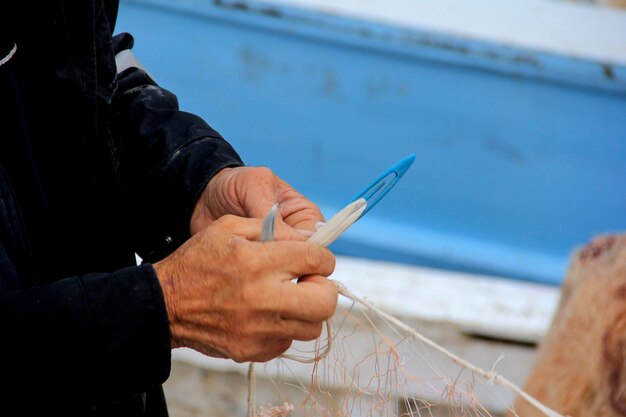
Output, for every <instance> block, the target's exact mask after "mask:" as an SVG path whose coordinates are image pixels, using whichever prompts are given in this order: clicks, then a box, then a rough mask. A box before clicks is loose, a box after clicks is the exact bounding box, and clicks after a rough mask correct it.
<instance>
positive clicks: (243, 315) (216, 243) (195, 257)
mask: <svg viewBox="0 0 626 417" xmlns="http://www.w3.org/2000/svg"><path fill="white" fill-rule="evenodd" d="M304 217H305V216H303V217H302V218H303V219H304ZM261 223H262V220H258V219H244V218H240V217H235V216H231V215H227V216H221V217H220V218H219V219H218V220H216V221H215V222H213V223H212V224H211V225H210V226H208V227H205V228H204V229H202V230H199V231H197V232H196V234H195V235H193V236H192V237H191V238H190V239H189V240H188V241H187V242H185V243H184V244H183V245H182V246H181V247H179V248H178V249H177V250H176V251H175V252H174V253H172V254H171V255H170V256H168V257H167V258H165V259H164V260H162V261H160V262H158V263H156V264H155V265H154V268H155V270H156V273H157V277H158V279H159V281H160V283H161V287H162V288H163V293H164V297H165V303H166V305H167V312H168V316H169V321H170V330H171V334H172V345H173V347H189V348H192V349H195V350H197V351H199V352H201V353H204V354H206V355H210V356H215V357H223V358H231V359H234V360H235V361H237V362H246V361H255V362H263V361H267V360H270V359H272V358H275V357H277V356H279V355H280V354H281V353H283V352H284V351H285V350H287V349H288V348H289V346H291V343H292V341H293V340H313V339H315V338H317V337H318V336H319V335H320V333H321V330H322V325H323V323H324V321H325V320H326V319H328V318H330V317H331V316H332V314H333V313H334V311H335V307H336V305H337V296H338V291H337V288H336V287H335V285H334V284H333V283H332V282H331V281H329V280H328V279H326V278H327V277H328V276H329V275H330V274H332V272H333V270H334V267H335V263H334V262H335V259H334V257H333V255H332V253H331V252H330V251H328V250H327V249H325V248H322V247H321V246H317V245H314V244H310V243H307V242H305V241H303V239H305V237H304V236H303V235H302V234H300V233H298V232H296V231H294V230H293V229H292V228H291V227H289V226H287V225H285V224H284V223H277V224H276V239H277V241H274V242H264V243H262V242H259V241H258V240H259V238H260V231H261ZM298 277H300V279H299V280H298V282H297V284H296V283H295V282H294V281H292V280H293V279H294V278H298Z"/></svg>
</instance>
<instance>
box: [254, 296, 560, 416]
mask: <svg viewBox="0 0 626 417" xmlns="http://www.w3.org/2000/svg"><path fill="white" fill-rule="evenodd" d="M337 285H338V286H339V287H340V291H341V294H342V300H341V302H340V304H339V306H338V308H337V312H336V314H335V315H334V317H333V318H332V319H331V320H330V321H329V322H328V324H327V326H326V330H325V331H324V332H323V334H322V336H321V337H320V338H319V339H318V340H316V341H315V342H308V343H302V342H296V343H295V344H294V345H293V346H292V348H291V349H290V350H289V351H288V352H287V353H286V354H285V355H283V356H282V357H280V358H277V359H275V360H273V361H270V362H267V363H264V364H254V367H252V366H251V368H250V370H251V372H250V374H249V380H248V382H249V384H250V385H249V401H248V407H249V410H248V415H249V416H253V415H255V416H257V417H270V416H303V417H304V416H311V417H313V416H320V417H326V416H363V417H365V416H431V417H439V416H501V415H505V413H510V414H509V415H511V416H517V413H516V412H515V410H514V409H513V407H512V404H513V403H514V399H515V398H516V397H518V396H521V397H522V398H525V399H526V400H527V401H529V402H530V403H531V404H532V405H533V406H534V407H536V408H537V409H538V410H539V411H540V412H542V413H543V414H545V415H547V416H559V415H560V414H558V413H556V412H554V411H553V410H550V409H549V408H547V407H545V406H543V405H542V404H540V403H539V402H537V401H536V400H534V399H533V398H532V397H530V396H528V395H527V394H526V393H524V392H523V391H522V390H521V389H519V388H518V387H517V386H516V385H514V384H513V383H512V382H510V381H509V380H508V379H506V378H505V376H503V375H501V374H499V373H498V372H497V366H498V363H499V362H500V360H502V359H503V358H502V357H501V356H499V357H496V358H493V359H491V361H492V365H491V367H490V368H480V367H478V366H476V365H473V364H471V363H468V362H466V361H465V360H464V359H462V358H461V357H459V356H457V355H456V354H455V353H453V352H451V351H449V350H447V349H446V348H444V347H442V346H440V345H438V344H437V343H435V342H433V341H432V340H431V339H430V338H428V337H427V336H425V335H424V334H423V333H421V332H420V331H418V330H417V329H414V328H411V327H409V326H407V325H406V324H404V323H403V322H402V321H400V320H399V319H397V318H395V317H392V316H390V315H388V314H387V313H385V312H384V311H382V310H380V309H378V308H377V307H376V306H374V305H373V304H371V303H370V302H369V301H368V300H366V299H363V298H360V297H359V296H357V295H355V294H352V293H351V292H350V291H349V290H348V289H347V288H345V287H344V286H342V285H341V284H339V283H338V284H337ZM302 375H306V376H307V377H306V378H303V377H302ZM255 381H257V383H255ZM260 381H262V382H260ZM494 410H496V411H494Z"/></svg>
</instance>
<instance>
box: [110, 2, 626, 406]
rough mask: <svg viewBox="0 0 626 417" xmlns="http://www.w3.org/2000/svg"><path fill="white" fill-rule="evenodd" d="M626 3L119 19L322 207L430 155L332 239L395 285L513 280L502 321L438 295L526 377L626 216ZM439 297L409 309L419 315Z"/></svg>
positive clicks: (192, 94)
mask: <svg viewBox="0 0 626 417" xmlns="http://www.w3.org/2000/svg"><path fill="white" fill-rule="evenodd" d="M625 6H626V5H625V4H624V2H623V1H620V0H612V1H611V0H602V1H597V2H594V1H559V0H500V1H496V0H473V1H460V0H334V1H331V0H268V1H254V0H124V1H122V4H121V8H120V16H119V20H118V25H117V32H120V31H127V32H130V33H132V34H133V35H134V37H135V48H134V52H135V54H136V56H137V57H138V59H139V60H140V61H141V62H142V63H143V64H144V66H145V67H146V68H147V69H148V71H149V72H150V73H151V75H152V76H153V78H154V79H155V80H156V81H157V82H158V83H160V84H161V85H162V86H164V87H165V88H167V89H169V90H171V91H173V92H174V93H175V94H177V96H178V97H179V102H180V106H181V108H182V109H183V110H187V111H190V112H193V113H196V114H199V115H200V116H202V117H203V118H204V119H205V120H206V121H207V122H208V123H209V124H211V125H212V126H213V127H214V128H215V129H216V130H217V131H219V132H220V133H221V134H222V135H223V136H224V137H225V138H226V139H227V140H229V141H230V142H231V143H232V144H233V145H234V147H235V148H236V149H237V150H238V152H239V153H240V155H241V157H242V158H243V160H244V162H245V163H246V164H248V165H265V166H269V167H270V168H272V169H273V170H274V171H275V172H276V173H277V174H278V175H280V176H281V177H283V178H284V179H285V180H287V181H288V182H290V183H291V184H293V185H294V186H295V187H296V188H297V189H298V190H300V191H301V192H303V193H304V194H305V195H307V196H308V197H309V198H311V199H312V200H313V201H314V202H316V203H317V204H318V205H320V207H321V208H322V210H323V212H324V214H325V215H326V217H327V218H330V217H331V216H332V215H333V214H334V213H335V212H337V211H338V210H339V209H341V208H342V207H343V206H344V205H345V204H346V203H347V202H348V201H349V200H350V199H351V197H352V196H353V195H355V194H356V193H357V192H359V191H360V190H361V189H362V188H363V187H364V186H365V185H366V184H368V183H369V182H370V181H371V180H373V179H374V178H375V177H376V176H377V175H378V174H379V173H380V172H381V171H383V170H384V169H386V168H387V167H389V166H390V165H392V164H394V163H395V162H397V161H398V160H400V159H401V158H403V157H405V156H407V155H409V154H412V153H415V154H416V161H415V162H414V164H413V166H412V167H411V169H410V170H409V171H408V172H407V174H406V175H405V177H404V178H403V179H402V180H401V181H400V182H399V183H398V185H397V186H396V187H395V188H394V189H393V190H392V191H391V192H390V193H389V194H388V196H387V197H386V198H385V199H383V200H382V201H381V202H380V204H379V205H378V206H376V208H375V209H373V210H372V211H371V212H370V213H369V214H368V215H367V216H366V217H364V218H363V219H361V220H359V222H358V223H357V224H355V225H354V226H353V227H352V228H351V229H349V230H348V231H347V232H346V233H345V234H344V235H343V236H342V237H341V238H340V239H339V240H338V241H337V242H335V243H334V244H333V246H332V249H333V250H334V252H335V253H336V254H337V255H339V256H345V257H346V258H347V259H350V262H353V261H354V260H359V259H361V260H363V261H364V262H366V265H374V266H372V267H371V268H373V269H374V270H376V268H378V267H381V265H382V266H385V267H386V269H384V271H386V272H379V275H378V277H380V276H381V275H385V274H387V276H386V279H388V280H393V279H394V278H393V277H394V276H397V273H396V272H394V271H403V272H402V273H403V274H405V273H408V272H406V271H409V270H410V271H416V272H415V273H416V274H419V273H423V272H424V271H447V272H449V274H451V275H447V276H448V277H452V278H454V279H457V278H459V277H462V279H468V280H472V279H474V278H476V279H477V280H480V281H476V282H480V283H481V284H480V285H490V284H484V282H485V281H484V280H485V279H487V280H489V279H493V281H494V282H497V283H498V285H500V284H501V283H504V284H502V285H505V286H507V287H506V288H507V290H506V291H504V292H500V293H498V290H493V289H489V288H490V287H481V288H482V289H481V291H482V292H483V293H484V292H488V293H492V294H494V297H493V298H498V294H504V295H501V297H500V298H498V302H500V304H502V305H504V307H503V309H504V310H498V311H499V313H498V315H499V317H500V316H502V315H503V317H504V316H506V315H507V312H506V309H507V308H510V309H512V310H511V311H509V313H508V314H509V316H510V320H512V321H511V322H507V323H504V324H498V331H497V332H496V331H488V330H487V331H486V330H484V329H489V328H493V326H494V323H493V316H494V314H492V311H493V310H489V308H486V307H485V308H484V305H487V304H489V302H488V301H487V302H484V303H483V304H481V306H479V307H477V306H475V305H472V304H471V301H468V299H469V300H471V299H472V297H471V290H467V291H469V293H468V292H464V293H459V294H457V295H455V291H454V288H451V287H450V286H448V287H445V286H444V289H443V290H437V291H440V292H441V291H443V292H444V295H445V296H446V297H448V298H449V297H458V302H457V303H456V304H457V306H458V305H461V306H464V307H463V308H461V309H460V312H459V313H458V314H456V313H455V314H456V315H453V316H451V315H450V312H449V311H445V312H443V313H442V314H444V316H445V318H446V320H447V322H451V323H453V324H454V323H457V324H458V327H459V328H460V329H462V331H460V334H462V335H463V337H465V336H467V335H468V334H473V335H475V334H477V333H480V334H481V335H483V336H484V335H485V334H487V335H488V336H489V337H494V338H497V336H498V335H502V334H504V333H506V339H507V340H508V341H509V342H510V341H515V340H518V341H521V342H522V343H523V344H524V345H522V346H521V347H520V346H516V347H513V348H511V349H517V350H516V352H522V353H520V355H522V356H520V357H523V359H520V361H519V362H518V366H517V368H516V369H517V370H516V371H515V372H517V373H516V375H515V378H516V380H517V381H519V382H523V380H524V375H525V374H524V372H526V371H527V370H528V368H529V366H530V363H532V362H531V361H532V357H533V349H534V343H536V342H537V341H538V340H540V338H541V334H542V333H541V332H542V331H543V330H545V328H546V326H547V325H548V323H549V319H550V314H551V312H552V311H553V307H554V304H555V303H556V299H557V297H558V286H559V284H560V283H561V281H562V280H563V278H564V275H565V273H566V270H567V265H568V260H569V256H570V255H571V253H572V251H573V250H575V249H576V248H578V247H580V246H581V245H584V244H586V243H587V242H588V241H589V240H590V239H591V238H593V237H594V236H597V235H601V234H606V233H613V232H620V231H623V230H625V229H626V215H625V214H626V193H625V192H624V187H623V182H624V179H625V178H626V163H625V161H626V9H625V8H624V7H625ZM367 262H374V263H372V264H367ZM341 265H342V264H341V262H338V267H339V271H338V273H340V274H343V275H342V277H343V276H344V275H345V276H346V278H345V279H347V280H349V279H350V278H349V277H347V276H348V275H350V273H349V271H347V270H346V269H341ZM350 265H354V264H350ZM346 268H348V267H346ZM355 268H356V266H355ZM371 268H370V269H371ZM403 268H409V269H403ZM411 268H415V269H411ZM380 271H383V269H381V270H380ZM394 274H396V275H394ZM459 274H460V275H459ZM420 276H423V275H420ZM430 276H431V275H429V277H430ZM437 277H439V275H437ZM416 279H417V278H416ZM433 279H439V278H433ZM440 279H441V280H442V281H441V282H445V279H446V278H445V277H444V278H440ZM371 280H372V281H373V282H376V281H377V277H371ZM408 282H409V283H408V284H407V286H408V288H407V290H408V289H411V284H410V283H411V281H410V280H409V281H408ZM413 282H416V281H413ZM428 282H430V281H429V279H427V280H425V283H424V285H429V284H428ZM455 282H456V281H455ZM464 282H465V281H464ZM379 285H382V284H379ZM475 287H476V285H473V286H472V288H475ZM368 289H369V290H371V291H373V292H376V290H377V287H376V284H373V285H372V286H370V287H368ZM432 291H435V290H434V289H433V290H432ZM536 291H539V292H536ZM403 292H405V291H404V290H403V289H401V288H400V289H398V290H397V292H396V294H395V295H390V296H389V297H390V298H389V300H388V302H389V304H396V305H397V304H402V305H404V304H406V303H403V302H396V303H394V302H393V300H394V298H393V297H401V294H402V293H403ZM429 296H433V295H432V293H431V294H430V295H429ZM414 297H418V296H417V295H414ZM433 297H435V298H436V296H433ZM503 297H504V298H503ZM524 297H526V299H527V300H526V301H525V302H524V303H522V305H521V306H520V307H519V309H520V310H519V311H522V310H523V311H526V312H528V311H531V313H532V312H535V313H536V315H535V316H533V319H529V317H530V316H529V315H526V316H523V317H522V321H526V322H532V320H537V323H538V324H537V325H536V327H535V328H533V329H531V330H528V328H524V326H525V324H523V323H522V324H520V323H519V320H520V315H519V314H518V310H515V309H514V308H512V307H511V306H512V305H513V304H515V302H519V299H524ZM381 302H382V301H381ZM467 303H470V304H467ZM405 307H406V306H405ZM433 309H435V310H436V307H431V308H430V310H428V314H430V313H432V310H433ZM524 309H526V310H524ZM424 311H425V310H424ZM424 311H422V312H421V313H419V312H411V313H410V314H409V313H407V312H406V311H402V313H403V314H405V315H408V316H411V317H413V318H415V320H417V321H418V322H419V321H423V320H424V317H423V316H424V314H426V313H425V312H424ZM477 311H478V313H480V314H478V313H476V312H477ZM502 311H505V312H504V313H502ZM472 312H474V313H475V314H477V315H476V317H474V318H472V320H473V321H472V323H473V327H472V326H469V324H468V323H467V318H468V317H470V316H471V315H472V314H473V313H472ZM524 314H526V313H524ZM533 314H534V313H533ZM530 315H531V316H532V314H530ZM464 320H465V321H464ZM515 320H518V321H515ZM459 323H460V324H459ZM476 323H479V324H480V326H478V325H476ZM468 326H469V327H472V329H473V330H472V331H470V332H468V331H466V330H467V328H468ZM490 326H491V327H490ZM478 327H480V328H481V329H483V330H481V332H478V331H476V330H475V329H476V328H478ZM502 329H504V330H505V331H503V330H502ZM525 332H526V333H525ZM529 332H530V333H529ZM516 334H518V335H519V337H516V336H515V335H516ZM528 334H531V336H528ZM499 339H502V338H499ZM500 342H501V340H498V341H494V342H493V343H500ZM476 343H487V342H485V341H484V340H482V339H481V341H480V342H476ZM481 346H482V345H481ZM485 346H486V345H485ZM490 346H492V345H490ZM498 346H499V347H498V349H505V348H503V347H501V346H500V345H498ZM507 346H508V345H507ZM507 349H508V348H507ZM477 355H478V356H479V357H480V349H479V350H478V353H477ZM524 355H525V356H524ZM189 363H193V364H194V365H193V366H191V367H190V368H189V367H188V368H185V369H187V371H188V372H191V373H193V374H194V375H196V376H197V378H200V380H199V381H200V382H198V383H199V384H205V383H206V381H207V380H208V379H207V378H208V376H207V375H208V374H206V373H202V372H208V371H207V369H213V368H211V366H212V365H207V364H204V365H201V366H205V371H199V370H198V368H197V366H200V365H198V363H199V362H193V361H188V362H187V365H185V366H190V365H188V364H189ZM520 364H521V365H520ZM511 372H513V368H512V371H511ZM199 375H202V376H199ZM186 378H187V379H185V378H182V379H181V380H187V381H189V379H188V377H186ZM236 378H239V377H236ZM174 379H176V378H174ZM202 381H204V382H202ZM177 390H179V391H177ZM181 390H182V391H181ZM235 391H236V390H235ZM175 392H176V393H178V394H180V395H179V397H180V398H179V397H176V398H179V400H180V401H183V402H184V398H185V394H184V393H185V392H186V391H185V390H184V389H182V388H179V386H177V388H174V386H173V385H172V388H171V391H170V393H175ZM178 394H176V395H178ZM170 395H172V396H174V394H170ZM172 398H173V397H172ZM200 403H202V402H200ZM202 404H204V403H202ZM193 407H196V408H193ZM193 407H192V406H189V407H187V406H181V410H183V409H184V410H183V411H182V412H184V413H187V414H181V415H195V414H193V413H196V412H198V413H200V411H197V410H199V409H202V407H204V405H202V406H200V405H198V404H196V405H195V406H193ZM198 407H200V408H198ZM206 407H209V406H208V405H207V406H206ZM211 407H212V406H211ZM194 410H195V411H194ZM200 414H201V413H200Z"/></svg>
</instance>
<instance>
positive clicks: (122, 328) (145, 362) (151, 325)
mask: <svg viewBox="0 0 626 417" xmlns="http://www.w3.org/2000/svg"><path fill="white" fill-rule="evenodd" d="M80 281H81V283H82V287H83V290H84V292H85V299H86V302H87V304H88V311H89V315H90V319H91V323H92V328H93V329H94V330H93V334H92V337H93V339H94V340H93V346H94V349H95V353H94V355H95V358H94V359H95V360H94V361H93V363H95V364H96V366H97V367H98V368H100V369H98V372H97V373H96V374H97V375H101V376H102V379H101V382H102V384H103V390H104V392H111V393H113V392H115V393H116V395H120V393H125V392H128V393H129V394H132V393H136V392H142V391H145V390H146V389H148V388H149V387H151V386H154V385H155V384H160V383H163V382H165V380H166V379H167V378H168V377H169V373H170V368H171V345H170V330H169V321H168V316H167V309H166V306H165V300H164V297H163V292H162V290H161V286H160V284H159V281H158V279H157V277H156V273H155V271H154V268H153V267H152V265H150V264H143V265H141V266H135V267H128V268H124V269H122V270H119V271H116V272H115V273H112V274H106V275H104V274H93V275H86V276H82V277H80ZM122 395H123V394H122Z"/></svg>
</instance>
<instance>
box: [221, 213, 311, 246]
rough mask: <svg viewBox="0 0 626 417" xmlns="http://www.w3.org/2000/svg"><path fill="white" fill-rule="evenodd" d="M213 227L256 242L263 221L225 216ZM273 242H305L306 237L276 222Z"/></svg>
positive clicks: (284, 224) (282, 223)
mask: <svg viewBox="0 0 626 417" xmlns="http://www.w3.org/2000/svg"><path fill="white" fill-rule="evenodd" d="M214 226H215V227H218V228H220V229H221V230H224V231H228V232H230V233H232V234H234V235H236V236H238V237H241V238H244V239H247V240H254V241H258V240H260V239H261V229H262V227H263V220H261V219H249V218H245V217H237V216H233V215H230V214H229V215H225V216H222V217H220V218H219V219H218V220H217V221H216V222H215V223H214ZM274 239H275V240H300V241H302V240H306V236H304V235H302V234H301V233H298V232H297V231H295V230H294V229H293V228H291V227H290V226H288V225H287V224H286V223H285V222H283V221H277V222H276V224H275V229H274Z"/></svg>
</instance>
